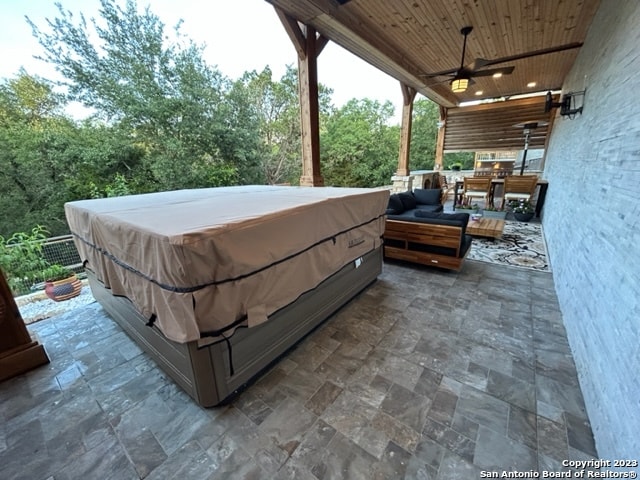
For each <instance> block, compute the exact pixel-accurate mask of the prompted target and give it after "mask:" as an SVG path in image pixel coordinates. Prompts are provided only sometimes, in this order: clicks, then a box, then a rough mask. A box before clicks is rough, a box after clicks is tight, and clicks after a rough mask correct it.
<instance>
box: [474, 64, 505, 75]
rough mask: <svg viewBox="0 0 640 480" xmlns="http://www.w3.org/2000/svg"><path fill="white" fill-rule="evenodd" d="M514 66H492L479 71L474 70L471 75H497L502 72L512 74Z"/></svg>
mask: <svg viewBox="0 0 640 480" xmlns="http://www.w3.org/2000/svg"><path fill="white" fill-rule="evenodd" d="M514 68H515V67H514V66H513V65H511V66H509V67H500V68H490V69H488V70H480V71H479V72H473V73H472V74H471V76H472V77H490V76H491V75H495V74H496V73H501V74H502V75H511V74H512V73H513V69H514Z"/></svg>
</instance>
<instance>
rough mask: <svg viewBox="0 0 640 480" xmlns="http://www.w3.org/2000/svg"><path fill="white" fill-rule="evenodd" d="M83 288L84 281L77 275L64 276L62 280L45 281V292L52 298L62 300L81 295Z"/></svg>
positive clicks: (57, 300)
mask: <svg viewBox="0 0 640 480" xmlns="http://www.w3.org/2000/svg"><path fill="white" fill-rule="evenodd" d="M81 290H82V282H80V280H78V277H76V276H75V275H73V276H71V277H69V278H64V279H62V280H55V281H53V282H52V281H50V280H47V281H46V282H45V283H44V292H45V293H46V294H47V297H49V298H50V299H51V300H53V301H56V302H62V301H63V300H68V299H70V298H73V297H77V296H78V295H80V291H81Z"/></svg>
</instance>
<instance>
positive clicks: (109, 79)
mask: <svg viewBox="0 0 640 480" xmlns="http://www.w3.org/2000/svg"><path fill="white" fill-rule="evenodd" d="M100 4H101V9H100V17H101V20H102V21H101V22H99V21H97V20H94V19H92V20H91V21H90V22H87V20H86V19H85V18H84V16H83V15H82V14H81V15H80V18H79V20H78V21H77V22H76V19H75V18H74V16H73V14H72V13H71V12H69V11H65V10H64V9H63V8H62V6H61V5H60V4H58V10H59V17H58V18H55V19H54V20H47V24H48V27H49V29H48V31H44V30H41V29H40V28H39V27H37V26H36V25H35V24H34V23H33V22H31V21H30V20H29V23H30V25H31V27H32V29H33V33H34V36H35V37H36V38H37V39H38V41H39V42H40V44H41V45H42V46H43V48H44V54H43V56H42V57H41V58H42V59H43V60H45V61H47V62H48V63H50V64H52V65H54V66H55V67H56V69H57V70H58V71H59V72H60V73H61V74H62V75H63V76H64V78H65V81H64V82H62V83H63V85H64V86H65V87H66V88H67V91H68V95H69V98H71V99H72V100H76V101H79V102H82V103H83V104H84V105H86V106H87V107H91V108H92V109H94V111H95V115H96V116H97V117H99V118H101V119H102V120H103V121H106V122H108V124H110V125H117V126H118V127H119V128H121V129H125V130H128V131H129V132H130V135H132V136H133V137H135V140H136V144H137V145H139V146H141V148H143V149H144V150H145V152H146V155H145V163H146V165H145V168H146V171H147V172H149V173H150V174H151V178H150V179H149V180H150V181H152V182H153V183H155V189H158V190H160V189H162V190H168V189H175V188H190V187H198V186H211V185H225V184H230V183H235V182H236V181H237V179H238V172H239V171H240V170H241V168H242V162H243V160H244V158H245V157H246V155H245V144H244V143H243V142H242V141H238V140H239V139H245V138H247V137H248V136H249V135H248V133H247V132H243V131H242V128H243V127H244V126H245V125H243V124H238V123H234V118H233V117H231V116H230V115H229V112H228V110H227V107H226V105H225V94H226V90H227V89H228V88H229V87H230V85H229V81H228V80H227V79H226V78H224V77H223V76H222V75H221V74H220V72H219V71H217V70H216V69H214V68H211V67H209V66H208V65H207V64H206V63H205V62H204V61H203V59H202V49H203V47H201V46H197V45H195V44H194V43H193V42H192V41H190V40H187V39H186V37H184V36H183V35H182V34H181V33H180V24H178V25H177V26H176V27H175V37H176V40H175V41H173V42H170V41H169V40H168V37H167V35H166V34H165V31H164V30H165V28H164V24H163V23H162V22H161V21H160V19H159V18H158V17H157V16H156V15H155V14H153V13H152V12H151V11H150V10H149V7H147V8H146V9H144V10H143V11H142V12H141V13H138V9H137V5H136V2H135V1H133V0H127V2H126V3H125V5H124V8H122V7H120V6H118V5H117V4H116V1H115V0H101V1H100Z"/></svg>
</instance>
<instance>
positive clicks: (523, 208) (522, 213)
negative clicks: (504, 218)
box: [510, 200, 535, 222]
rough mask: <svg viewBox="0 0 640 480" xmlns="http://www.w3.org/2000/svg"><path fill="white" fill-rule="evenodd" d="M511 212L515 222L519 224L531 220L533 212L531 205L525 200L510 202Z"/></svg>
mask: <svg viewBox="0 0 640 480" xmlns="http://www.w3.org/2000/svg"><path fill="white" fill-rule="evenodd" d="M510 206H511V211H512V212H513V216H514V217H515V219H516V220H518V221H520V222H528V221H529V220H531V219H532V218H533V215H534V213H535V210H534V208H533V205H531V203H530V202H529V201H527V200H520V201H517V200H513V201H512V202H510Z"/></svg>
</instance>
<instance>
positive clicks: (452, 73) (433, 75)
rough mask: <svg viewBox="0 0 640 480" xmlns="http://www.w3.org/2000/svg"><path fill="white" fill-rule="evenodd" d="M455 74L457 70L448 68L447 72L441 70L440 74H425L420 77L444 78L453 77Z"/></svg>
mask: <svg viewBox="0 0 640 480" xmlns="http://www.w3.org/2000/svg"><path fill="white" fill-rule="evenodd" d="M456 73H458V69H457V68H450V69H449V70H442V71H440V72H435V73H425V74H422V75H420V76H421V77H427V78H434V77H444V76H451V77H453V76H454V75H455V74H456Z"/></svg>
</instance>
